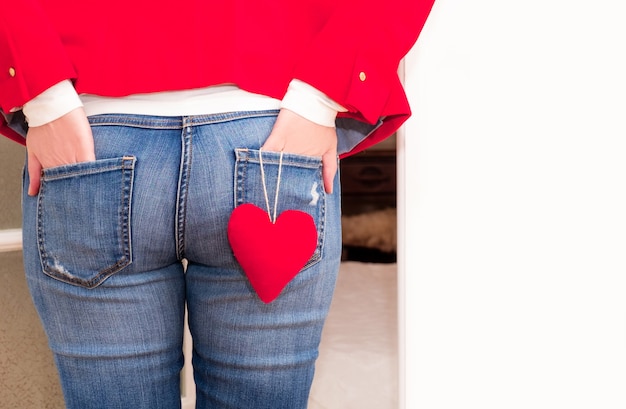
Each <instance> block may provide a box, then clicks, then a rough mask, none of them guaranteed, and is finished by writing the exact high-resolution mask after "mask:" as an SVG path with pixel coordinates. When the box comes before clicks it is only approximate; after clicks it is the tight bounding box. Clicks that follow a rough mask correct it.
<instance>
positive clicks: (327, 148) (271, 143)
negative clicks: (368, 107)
mask: <svg viewBox="0 0 626 409" xmlns="http://www.w3.org/2000/svg"><path fill="white" fill-rule="evenodd" d="M261 149H263V150H268V151H273V152H280V151H284V152H288V153H295V154H299V155H307V156H321V157H322V178H323V180H324V190H325V191H326V193H332V192H333V180H334V179H335V174H336V173H337V131H336V130H335V128H331V127H328V126H322V125H318V124H316V123H314V122H311V121H309V120H308V119H305V118H303V117H301V116H300V115H298V114H296V113H294V112H292V111H289V110H287V109H281V110H280V113H279V114H278V118H277V119H276V123H275V124H274V129H272V132H271V134H270V136H269V137H268V138H267V141H265V144H264V145H263V146H262V147H261Z"/></svg>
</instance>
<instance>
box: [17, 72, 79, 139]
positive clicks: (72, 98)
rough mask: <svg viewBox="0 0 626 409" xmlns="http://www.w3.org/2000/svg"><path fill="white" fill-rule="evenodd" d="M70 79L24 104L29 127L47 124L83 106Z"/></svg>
mask: <svg viewBox="0 0 626 409" xmlns="http://www.w3.org/2000/svg"><path fill="white" fill-rule="evenodd" d="M82 106H83V103H82V102H81V101H80V98H79V97H78V94H77V93H76V90H75V89H74V86H73V85H72V83H71V82H70V80H65V81H61V82H59V83H58V84H56V85H53V86H51V87H50V88H48V89H47V90H45V91H44V92H42V93H41V94H39V95H37V96H36V97H35V98H33V99H31V100H30V101H28V102H27V103H25V104H24V108H23V109H24V116H25V117H26V121H27V122H28V126H29V127H35V126H41V125H45V124H47V123H48V122H52V121H54V120H55V119H58V118H60V117H62V116H63V115H65V114H67V113H68V112H70V111H72V110H74V109H76V108H79V107H82Z"/></svg>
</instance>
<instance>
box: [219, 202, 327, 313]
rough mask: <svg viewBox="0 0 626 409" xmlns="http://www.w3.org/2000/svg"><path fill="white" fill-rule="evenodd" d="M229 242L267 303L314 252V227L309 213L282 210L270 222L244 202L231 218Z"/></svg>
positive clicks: (252, 283) (264, 214) (247, 274)
mask: <svg viewBox="0 0 626 409" xmlns="http://www.w3.org/2000/svg"><path fill="white" fill-rule="evenodd" d="M228 241H229V242H230V246H231V247H232V249H233V253H234V254H235V258H236V259H237V261H238V262H239V264H240V265H241V267H242V268H243V271H244V273H245V274H246V276H247V277H248V280H249V281H250V284H251V285H252V287H253V288H254V290H255V291H256V293H257V294H258V296H259V298H260V299H261V300H262V301H263V302H264V303H266V304H268V303H270V302H272V301H274V300H275V299H276V297H278V295H279V294H280V293H281V291H282V290H283V289H284V288H285V286H286V285H287V284H288V283H289V282H290V281H291V280H292V279H293V278H294V277H295V276H296V275H297V274H298V273H299V272H300V270H302V268H303V267H304V266H305V265H306V263H307V261H309V259H310V258H311V256H312V255H313V253H314V252H315V248H316V247H317V228H316V227H315V222H314V221H313V218H312V217H311V215H309V214H308V213H305V212H302V211H299V210H285V211H284V212H282V213H281V214H280V216H278V218H276V220H275V221H274V223H272V220H271V219H270V218H269V216H268V213H267V212H266V211H264V210H262V209H260V208H259V207H257V206H255V205H253V204H251V203H245V204H242V205H240V206H237V207H236V208H235V210H233V212H232V214H231V216H230V220H229V221H228Z"/></svg>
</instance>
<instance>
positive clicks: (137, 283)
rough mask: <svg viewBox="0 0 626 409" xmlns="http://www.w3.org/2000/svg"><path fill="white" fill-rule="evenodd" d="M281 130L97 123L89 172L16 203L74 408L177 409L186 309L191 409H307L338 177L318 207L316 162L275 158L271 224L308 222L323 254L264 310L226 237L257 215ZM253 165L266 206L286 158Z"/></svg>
mask: <svg viewBox="0 0 626 409" xmlns="http://www.w3.org/2000/svg"><path fill="white" fill-rule="evenodd" d="M276 114H277V112H275V111H263V112H240V113H229V114H216V115H210V116H194V117H183V118H176V117H147V116H137V115H100V116H95V117H92V118H90V122H91V124H92V129H93V133H94V140H95V147H96V158H97V159H96V161H95V162H89V163H81V164H76V165H69V166H62V167H58V168H53V169H46V170H45V171H44V173H43V177H42V185H41V190H40V194H39V196H38V197H29V196H26V195H25V196H24V198H23V213H24V226H23V228H24V258H25V268H26V276H27V280H28V283H29V288H30V290H31V293H32V296H33V299H34V301H35V306H36V307H37V310H38V312H39V315H40V317H41V319H42V322H43V324H44V328H45V331H46V334H47V336H48V339H49V344H50V347H51V349H52V351H53V353H54V356H55V361H56V364H57V367H58V370H59V373H60V377H61V383H62V386H63V391H64V396H65V400H66V404H67V407H68V408H70V409H73V408H81V409H91V408H103V409H104V408H106V409H116V408H124V409H127V408H134V409H142V408H145V409H148V408H149V409H158V408H164V409H171V408H177V407H180V393H179V382H180V379H179V373H180V370H181V368H182V364H183V356H182V335H183V319H184V307H185V303H186V304H187V306H188V309H189V324H190V329H191V332H192V336H193V341H194V353H193V364H194V372H195V375H194V376H195V381H196V385H197V388H198V389H197V407H198V408H246V409H248V408H250V409H254V408H259V409H261V408H268V409H269V408H272V409H279V408H289V409H294V408H305V407H306V404H307V400H308V393H309V388H310V384H311V381H312V379H313V371H314V362H315V359H316V358H317V353H318V352H317V348H318V345H319V341H320V335H321V329H322V325H323V323H324V320H325V318H326V315H327V312H328V308H329V305H330V300H331V297H332V292H333V289H334V284H335V279H336V274H337V271H338V268H339V261H340V255H341V246H340V240H341V231H340V200H339V182H338V177H337V178H336V179H335V187H334V192H335V193H333V194H332V195H327V194H325V193H324V189H323V183H322V179H321V162H320V159H319V158H313V157H306V156H300V155H294V154H289V153H285V154H284V157H283V164H282V172H281V180H280V192H279V199H278V212H279V213H280V211H281V210H284V209H298V210H302V211H305V212H308V213H309V214H311V216H313V218H314V220H315V223H316V226H317V229H318V237H319V239H318V240H319V243H318V248H317V250H316V252H315V254H314V256H313V257H312V258H311V261H310V262H309V264H308V265H307V266H306V267H305V268H304V269H303V270H302V271H301V272H300V273H299V274H298V275H297V276H296V278H295V279H294V280H293V281H292V282H291V283H289V284H288V285H287V287H286V288H285V289H284V290H283V292H282V293H281V295H280V296H279V297H278V299H276V300H275V301H274V302H272V303H271V304H265V303H263V302H262V301H260V300H259V298H258V297H257V296H256V294H255V293H254V292H253V290H252V289H251V287H250V285H249V283H248V281H247V279H246V277H245V275H244V274H243V272H242V271H241V269H240V268H239V265H238V264H237V262H236V260H235V259H234V257H233V255H232V251H231V249H230V246H229V244H228V240H227V236H226V226H227V223H228V218H229V215H230V213H231V212H232V210H233V208H234V207H235V206H236V205H237V204H240V203H244V202H245V203H250V202H252V203H254V204H256V205H258V206H259V207H261V208H265V199H264V194H263V187H262V183H261V178H260V164H259V147H260V146H261V145H262V144H263V142H264V141H265V139H266V138H267V136H268V135H269V133H270V131H271V129H272V126H273V124H274V121H275V119H276ZM262 154H263V157H262V159H263V166H264V170H265V176H266V186H267V189H268V196H269V197H270V201H271V202H272V206H273V198H274V193H275V189H276V186H277V174H278V172H277V170H278V169H277V168H278V157H279V155H278V154H277V153H275V152H265V151H264V152H263V153H262ZM24 183H26V184H28V175H25V176H24ZM252 234H253V233H252ZM183 260H184V261H185V263H183ZM183 264H186V268H184V267H183Z"/></svg>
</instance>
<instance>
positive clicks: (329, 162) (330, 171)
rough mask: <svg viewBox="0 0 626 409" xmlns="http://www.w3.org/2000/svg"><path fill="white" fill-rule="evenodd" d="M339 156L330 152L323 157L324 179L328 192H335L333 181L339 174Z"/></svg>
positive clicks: (325, 188)
mask: <svg viewBox="0 0 626 409" xmlns="http://www.w3.org/2000/svg"><path fill="white" fill-rule="evenodd" d="M337 166H338V165H337V156H336V155H335V154H334V152H329V153H327V154H325V155H324V156H323V157H322V180H323V181H324V190H325V191H326V193H328V194H331V193H333V183H334V181H335V175H336V174H337Z"/></svg>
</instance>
